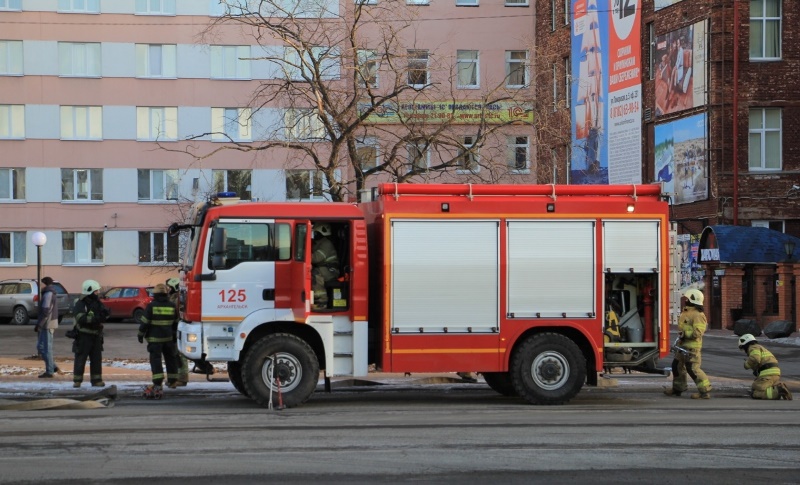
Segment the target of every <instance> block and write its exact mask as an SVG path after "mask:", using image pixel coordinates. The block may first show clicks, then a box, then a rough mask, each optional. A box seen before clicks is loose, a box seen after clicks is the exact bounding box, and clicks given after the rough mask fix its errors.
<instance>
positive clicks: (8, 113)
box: [0, 104, 25, 139]
mask: <svg viewBox="0 0 800 485" xmlns="http://www.w3.org/2000/svg"><path fill="white" fill-rule="evenodd" d="M8 138H15V139H22V138H25V106H24V105H21V104H0V139H8Z"/></svg>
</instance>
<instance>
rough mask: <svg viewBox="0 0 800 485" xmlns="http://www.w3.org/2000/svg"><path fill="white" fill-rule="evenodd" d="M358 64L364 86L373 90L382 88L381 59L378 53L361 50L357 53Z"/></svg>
mask: <svg viewBox="0 0 800 485" xmlns="http://www.w3.org/2000/svg"><path fill="white" fill-rule="evenodd" d="M356 62H357V63H358V73H359V75H360V77H361V79H360V82H361V85H362V86H369V87H370V88H372V89H375V88H378V87H379V86H380V77H379V72H380V68H381V59H380V56H379V55H378V52H377V51H374V50H368V49H361V50H359V51H358V52H357V53H356Z"/></svg>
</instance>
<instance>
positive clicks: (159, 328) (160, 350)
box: [137, 284, 179, 399]
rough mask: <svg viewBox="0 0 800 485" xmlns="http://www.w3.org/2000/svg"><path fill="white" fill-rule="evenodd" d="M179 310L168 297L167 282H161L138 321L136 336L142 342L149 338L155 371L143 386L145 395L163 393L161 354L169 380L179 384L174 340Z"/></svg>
mask: <svg viewBox="0 0 800 485" xmlns="http://www.w3.org/2000/svg"><path fill="white" fill-rule="evenodd" d="M177 322H178V312H177V310H176V309H175V305H174V304H173V303H172V302H170V301H169V296H168V295H167V286H166V285H164V284H158V285H156V287H155V288H154V289H153V301H151V302H150V304H149V305H147V308H146V309H145V312H144V316H143V317H142V320H141V322H140V325H139V334H138V335H137V338H138V339H139V343H143V342H144V340H147V351H148V352H149V353H150V370H151V371H152V373H153V384H152V385H150V386H147V387H146V388H145V389H144V392H143V395H142V397H144V398H146V399H160V398H161V396H162V394H163V387H162V384H163V383H164V367H163V366H162V356H163V360H164V363H165V364H166V367H167V384H168V385H169V387H170V388H172V389H174V388H176V387H177V381H178V367H179V364H178V345H177V344H176V342H175V328H176V326H177Z"/></svg>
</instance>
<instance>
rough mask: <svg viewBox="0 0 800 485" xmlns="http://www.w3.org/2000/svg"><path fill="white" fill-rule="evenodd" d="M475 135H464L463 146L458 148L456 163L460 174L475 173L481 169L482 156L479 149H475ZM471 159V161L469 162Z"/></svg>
mask: <svg viewBox="0 0 800 485" xmlns="http://www.w3.org/2000/svg"><path fill="white" fill-rule="evenodd" d="M474 140H475V137H474V136H471V135H470V136H464V137H462V138H461V141H462V145H463V147H459V149H458V161H457V164H456V167H457V168H456V173H459V174H475V173H478V172H480V171H481V164H480V156H479V155H478V153H477V151H475V150H473V151H472V152H470V150H472V149H473V148H474V147H475V141H474ZM467 159H469V163H468V162H467ZM468 164H470V165H473V166H472V167H469V166H467V165H468Z"/></svg>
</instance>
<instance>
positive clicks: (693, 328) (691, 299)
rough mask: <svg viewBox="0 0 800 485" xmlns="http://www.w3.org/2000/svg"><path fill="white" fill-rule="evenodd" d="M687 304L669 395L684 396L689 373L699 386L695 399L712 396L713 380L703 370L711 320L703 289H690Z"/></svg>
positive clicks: (682, 316) (665, 392)
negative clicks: (704, 307)
mask: <svg viewBox="0 0 800 485" xmlns="http://www.w3.org/2000/svg"><path fill="white" fill-rule="evenodd" d="M683 296H684V297H686V306H685V307H684V309H683V311H682V312H681V314H680V316H679V317H678V330H679V332H678V342H677V345H676V347H679V348H680V349H681V351H680V352H678V353H676V354H675V360H673V361H672V373H673V378H672V388H670V389H665V390H664V394H666V395H667V396H675V397H677V396H680V395H681V393H682V392H685V391H686V390H687V389H688V384H687V379H686V376H687V375H688V376H689V377H691V378H692V380H693V381H694V384H695V385H696V386H697V391H698V392H697V393H696V394H692V399H710V398H711V393H710V391H711V382H709V380H708V376H706V373H705V372H703V370H702V369H700V362H701V352H702V349H703V334H704V333H705V332H706V327H707V326H708V322H707V321H706V316H705V315H704V314H703V299H704V297H703V292H702V291H700V290H697V289H690V290H686V291H685V292H684V293H683Z"/></svg>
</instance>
